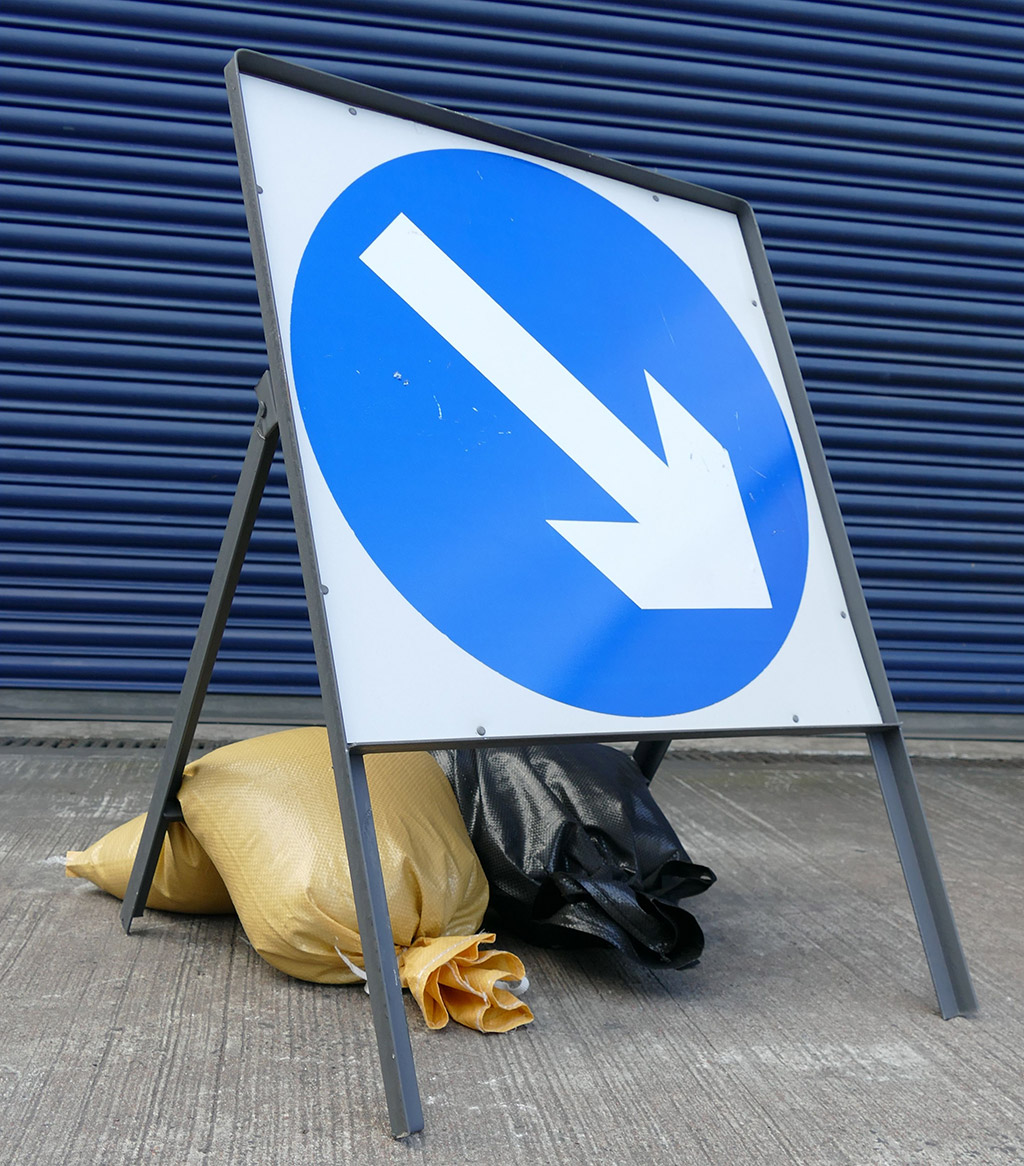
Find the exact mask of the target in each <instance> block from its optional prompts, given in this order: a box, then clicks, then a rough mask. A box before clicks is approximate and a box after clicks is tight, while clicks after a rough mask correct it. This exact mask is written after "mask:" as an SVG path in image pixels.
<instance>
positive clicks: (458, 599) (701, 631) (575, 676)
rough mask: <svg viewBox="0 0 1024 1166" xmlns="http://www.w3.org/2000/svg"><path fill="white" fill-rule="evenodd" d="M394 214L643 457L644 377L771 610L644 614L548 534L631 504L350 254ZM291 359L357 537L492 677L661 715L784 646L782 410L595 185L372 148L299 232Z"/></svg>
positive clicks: (787, 608) (735, 343)
mask: <svg viewBox="0 0 1024 1166" xmlns="http://www.w3.org/2000/svg"><path fill="white" fill-rule="evenodd" d="M400 215H404V216H406V217H407V218H408V219H409V220H411V222H413V223H414V224H415V225H416V227H418V228H419V230H420V231H422V232H423V234H425V235H426V236H427V237H428V238H429V239H430V240H431V241H432V243H433V244H435V245H436V247H437V248H439V249H440V250H441V251H442V252H443V253H444V255H446V256H447V257H448V258H449V259H450V260H452V261H453V262H454V263H455V264H457V266H458V267H459V268H460V269H461V270H462V271H463V272H464V273H466V274H467V275H468V276H469V277H470V278H471V279H472V280H473V281H474V282H475V283H476V284H477V285H478V286H479V287H480V288H482V289H483V290H484V291H485V292H486V293H487V294H488V296H489V297H491V298H492V299H493V300H494V301H496V302H497V304H499V305H500V306H501V308H502V309H504V311H505V312H506V313H508V314H509V315H510V316H511V317H512V318H513V319H514V320H515V321H516V322H517V323H518V324H519V325H521V326H522V328H524V329H525V330H526V331H527V332H528V333H529V334H530V335H531V336H532V337H533V338H534V339H535V340H536V341H538V342H539V343H540V344H541V345H542V346H543V348H544V349H546V350H547V352H549V353H550V354H551V355H552V356H554V357H555V358H556V359H557V361H558V362H559V363H560V364H561V365H562V366H563V367H564V368H565V369H567V370H569V372H570V373H571V374H572V375H573V376H574V377H575V378H576V379H577V380H578V381H579V382H581V383H582V384H583V385H584V386H585V387H586V389H587V390H588V391H589V392H590V393H591V394H593V395H594V396H595V397H596V398H597V399H598V400H599V401H600V402H602V403H603V404H604V405H605V406H606V407H607V409H608V410H610V411H611V412H612V413H613V414H614V415H615V417H616V418H618V420H619V421H620V422H622V423H623V425H625V426H626V427H628V428H629V429H630V430H631V431H632V432H633V434H635V435H636V436H637V437H638V438H640V440H641V441H642V442H643V443H644V444H645V445H646V446H647V447H648V448H649V449H650V450H651V451H652V452H653V453H654V454H655V455H657V456H658V457H660V458H663V457H664V453H663V447H662V442H661V435H660V431H659V426H658V421H657V419H656V417H655V413H654V408H653V406H652V400H651V392H650V390H649V388H648V384H647V381H646V379H645V372H649V373H650V375H651V376H652V377H654V378H655V379H656V380H657V381H658V382H659V383H660V384H661V385H663V386H664V388H665V389H666V390H667V391H668V393H669V394H671V396H672V397H674V398H675V400H676V401H677V402H678V403H679V404H680V405H682V406H683V407H684V409H685V410H686V411H687V412H688V413H689V415H690V416H691V417H692V418H693V419H695V420H696V422H697V423H698V424H699V426H701V427H702V428H703V430H704V431H706V433H707V434H710V435H711V437H712V438H714V440H715V441H716V442H718V443H719V444H720V445H721V446H722V447H724V449H725V450H726V451H727V453H728V458H729V462H730V463H731V467H732V472H733V473H734V475H735V488H736V489H738V494H739V497H740V498H741V499H742V507H743V512H744V515H745V519H746V522H747V523H748V524H749V534H750V538H751V539H752V543H753V547H754V548H756V555H757V559H758V561H759V564H760V570H761V572H762V574H763V580H764V584H765V585H766V587H767V593H768V595H769V596H770V605H767V604H766V605H762V606H760V607H722V608H715V607H707V606H703V607H700V608H686V607H682V608H667V609H666V608H649V607H642V606H638V604H637V602H635V601H634V600H633V599H632V598H630V597H629V596H628V595H626V594H625V593H624V592H623V591H622V590H620V589H619V587H618V586H616V585H615V584H614V583H613V582H611V580H610V579H609V578H608V577H607V576H606V575H605V574H604V573H602V571H601V570H599V569H598V568H597V567H596V566H595V565H594V563H592V562H591V561H590V560H588V559H587V558H586V557H584V555H583V554H581V553H580V551H578V550H577V549H576V548H575V547H574V546H573V545H571V543H570V542H569V541H567V540H566V538H563V537H562V535H561V534H559V533H558V532H557V531H556V530H555V529H554V527H553V526H552V525H551V524H550V522H549V520H567V519H571V520H580V521H588V520H589V521H595V522H602V521H603V522H627V523H628V522H630V521H631V516H630V514H629V513H627V512H626V511H625V510H624V509H623V507H622V505H620V503H619V502H618V501H616V499H615V498H613V497H612V496H610V494H609V493H607V492H606V491H605V490H604V489H603V488H602V487H601V486H600V485H599V484H598V483H597V482H596V481H595V480H594V478H593V477H591V476H589V475H588V473H587V472H585V470H584V469H583V468H581V466H580V465H578V464H577V463H576V462H575V461H574V460H572V458H570V457H569V456H567V454H566V453H565V452H564V451H563V449H562V448H560V446H559V445H557V444H556V443H555V441H554V440H552V438H551V437H550V436H549V435H548V433H546V432H545V431H544V429H543V428H542V427H541V426H540V425H538V424H536V423H535V422H534V421H533V420H532V419H531V418H530V417H529V416H527V415H526V414H525V413H524V412H522V411H520V409H519V408H518V407H517V406H516V405H514V404H513V403H512V401H511V400H510V398H509V397H508V396H506V395H505V394H504V393H502V392H501V391H500V390H499V388H497V387H496V385H495V384H494V383H492V382H491V381H490V380H488V379H487V377H485V376H484V375H483V374H482V373H481V372H479V371H478V369H477V368H476V367H475V366H474V365H473V364H472V363H470V361H469V360H468V359H466V357H465V356H463V354H462V353H461V352H460V351H459V350H458V348H456V347H455V346H454V345H453V344H452V343H450V342H449V341H448V340H446V339H445V338H444V337H443V336H442V335H441V334H440V333H439V332H438V331H436V330H435V329H434V328H433V327H432V326H431V325H430V324H428V323H427V321H426V320H425V319H424V318H423V316H421V315H420V314H418V313H417V312H416V311H415V310H414V309H413V308H412V307H411V306H410V304H409V303H408V302H406V300H405V299H403V297H402V296H401V295H399V294H396V291H395V290H393V289H392V287H391V286H389V284H388V283H387V282H385V281H384V280H383V279H382V278H381V277H380V276H379V275H378V274H376V273H375V271H374V270H371V268H370V266H369V265H368V263H367V262H364V261H363V260H362V259H361V258H360V256H361V255H363V253H364V251H366V249H367V247H369V246H370V244H372V243H374V241H375V240H377V239H378V238H379V237H380V236H381V234H382V232H384V231H385V229H386V228H387V227H388V226H389V225H390V224H392V223H393V222H394V220H395V219H396V218H397V217H398V216H400ZM291 356H292V368H293V373H294V383H295V391H296V394H297V397H298V401H299V407H300V409H301V412H302V417H303V421H304V423H305V428H306V431H307V433H308V435H309V439H310V442H311V443H312V447H313V451H314V454H315V456H316V459H317V462H318V464H319V466H320V469H321V471H322V473H323V476H324V478H325V480H326V482H327V485H328V487H329V488H330V490H331V493H332V495H333V497H334V499H335V501H336V502H337V504H338V506H339V508H340V510H341V512H342V513H343V514H344V516H345V518H346V519H347V521H348V522H349V524H350V525H351V527H352V529H353V531H354V532H355V535H356V537H357V538H358V539H359V541H360V543H361V544H362V545H363V547H364V548H365V550H366V551H367V553H368V554H369V555H370V557H371V558H372V559H373V560H374V562H375V563H376V564H377V565H378V567H380V569H381V570H382V571H383V573H384V574H385V576H386V577H387V578H388V579H389V580H390V581H391V582H392V583H393V584H394V586H395V587H396V588H397V589H398V590H399V591H400V592H401V594H402V595H403V596H405V598H406V599H407V600H408V601H409V602H410V603H411V604H412V606H413V607H415V608H416V610H417V611H419V612H420V613H421V614H422V615H423V616H425V617H426V619H428V620H429V621H430V622H431V623H432V624H433V625H434V626H435V627H436V628H437V629H438V630H439V631H441V632H442V633H444V635H446V636H447V637H449V638H450V639H451V640H453V641H454V642H455V643H456V644H458V645H459V646H460V647H462V648H463V649H464V650H465V651H467V652H468V653H470V654H471V655H472V656H474V657H475V658H476V659H478V660H480V661H481V662H482V663H484V664H485V665H487V666H488V667H490V668H492V669H494V670H495V671H496V672H498V673H500V674H501V675H503V676H505V677H507V678H508V679H510V680H512V681H515V682H516V683H518V684H520V685H523V686H524V687H526V688H528V689H530V690H532V691H534V692H537V693H541V694H543V695H544V696H547V697H551V698H553V699H555V700H558V701H562V702H564V703H565V704H567V705H572V706H574V707H577V708H582V709H588V710H592V711H595V712H601V713H606V714H612V715H621V716H652V717H653V716H667V715H672V714H678V713H682V712H688V711H692V710H694V709H699V708H704V707H706V706H708V705H710V704H713V703H715V702H717V701H720V700H723V699H725V698H726V697H728V696H731V695H732V694H733V693H735V692H737V691H739V690H740V689H741V688H743V687H744V686H746V685H747V684H748V683H749V682H750V681H751V680H753V679H754V678H755V677H756V676H758V675H759V674H760V673H761V672H762V671H763V670H764V669H765V667H767V665H768V664H769V663H770V662H771V660H772V659H773V658H774V656H775V655H776V653H777V652H778V650H779V648H780V647H781V646H782V643H783V641H784V640H785V638H786V636H787V634H788V632H789V629H790V627H791V626H792V624H793V620H794V619H795V617H796V612H797V609H798V607H799V604H800V599H801V596H802V593H803V586H804V580H805V577H806V572H807V554H808V551H807V539H808V534H807V505H806V499H805V495H804V490H803V485H802V481H801V474H800V468H799V464H798V461H797V456H796V451H795V449H794V446H793V442H792V439H791V437H790V433H789V429H788V427H787V425H786V421H785V418H784V417H783V414H782V411H781V409H780V407H779V403H778V401H777V400H776V397H775V394H774V392H773V390H772V388H771V386H770V384H769V383H768V381H767V378H766V377H765V375H764V372H763V371H762V369H761V367H760V365H759V364H758V361H757V359H756V357H755V356H754V354H753V353H752V351H751V350H750V347H749V346H748V344H747V343H746V341H745V340H744V339H743V337H742V335H741V334H740V332H739V330H738V329H737V328H736V326H735V324H734V323H733V322H732V320H731V319H730V317H729V316H728V314H727V313H726V311H725V310H724V308H723V307H722V306H721V304H719V302H718V301H717V300H716V299H715V297H714V296H713V295H712V294H711V292H710V291H709V290H708V289H707V287H706V286H705V285H704V284H703V283H702V282H701V281H700V280H699V279H698V278H697V276H696V275H695V274H694V273H693V272H692V271H691V270H690V269H689V267H687V266H686V264H685V263H683V261H682V260H681V259H680V258H679V256H678V255H677V254H676V253H675V252H674V251H672V250H671V249H670V248H669V247H668V246H667V245H666V244H665V243H663V242H662V241H661V240H660V239H659V238H658V237H657V236H656V235H655V234H653V233H652V232H651V231H649V230H648V229H647V228H646V227H644V226H643V225H641V224H640V223H638V222H637V221H636V220H635V219H634V218H632V217H631V216H630V215H628V214H627V213H626V212H624V211H623V210H622V209H621V208H619V207H618V206H616V205H615V204H614V203H612V202H609V201H608V200H607V199H605V198H603V197H601V196H600V195H598V194H597V193H595V192H594V191H592V190H590V189H589V188H588V187H585V186H583V185H582V184H580V183H579V182H576V181H574V180H573V179H571V178H569V177H566V176H565V175H562V174H559V173H556V172H555V171H553V170H550V169H548V168H547V167H545V166H542V165H539V164H538V163H535V162H531V161H528V160H525V159H523V158H519V157H511V156H506V155H503V154H495V153H491V152H487V151H481V150H472V149H446V150H429V151H425V152H423V153H418V154H410V155H406V156H403V157H399V158H396V159H393V160H392V161H389V162H386V163H383V164H382V165H380V166H378V167H376V168H375V169H373V170H371V171H369V172H368V173H366V174H364V175H363V176H362V177H361V178H359V179H358V180H356V181H355V182H354V183H353V184H352V185H351V186H350V187H348V188H347V189H346V190H345V191H344V192H343V193H342V194H341V195H340V196H339V197H338V198H337V199H336V200H335V201H334V203H333V204H332V205H331V206H330V208H329V209H328V210H327V212H326V213H325V214H324V216H323V218H322V219H321V220H320V222H319V224H318V225H317V227H316V229H315V231H314V232H313V235H312V237H311V238H310V240H309V243H308V245H307V247H306V250H305V252H304V254H303V257H302V261H301V264H300V267H299V271H298V275H297V278H296V284H295V290H294V297H293V301H292V314H291ZM495 379H498V378H495ZM703 501H704V502H705V503H706V499H704V500H703ZM692 502H693V505H695V506H700V505H702V499H701V498H700V497H695V498H693V500H692ZM706 553H711V552H706Z"/></svg>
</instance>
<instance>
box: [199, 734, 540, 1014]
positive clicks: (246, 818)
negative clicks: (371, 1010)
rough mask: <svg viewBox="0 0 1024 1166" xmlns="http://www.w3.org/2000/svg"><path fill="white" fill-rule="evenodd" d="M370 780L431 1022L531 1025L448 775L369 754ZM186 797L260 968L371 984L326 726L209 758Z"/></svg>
mask: <svg viewBox="0 0 1024 1166" xmlns="http://www.w3.org/2000/svg"><path fill="white" fill-rule="evenodd" d="M366 774H367V783H368V786H369V791H370V802H371V805H372V808H373V816H374V823H375V827H376V831H377V841H378V846H379V849H380V858H381V867H382V870H383V875H384V885H385V890H386V894H387V900H388V909H389V912H390V916H391V926H392V933H393V939H394V943H395V948H396V951H397V953H398V956H399V971H400V973H401V974H402V977H403V981H405V982H406V984H407V986H408V987H409V989H410V991H411V992H412V993H413V995H414V996H415V997H416V998H417V1001H418V1002H419V1003H420V1006H421V1008H423V1010H424V1016H425V1017H426V1018H427V1022H428V1024H430V1025H431V1026H432V1027H441V1026H442V1025H443V1024H444V1023H445V1022H446V1021H447V1018H448V1014H449V1013H450V1014H451V1015H452V1016H453V1018H454V1019H456V1020H458V1021H460V1023H466V1024H469V1026H470V1027H473V1028H480V1027H481V1026H482V1025H484V1024H487V1023H490V1025H491V1027H489V1028H485V1031H504V1030H505V1029H508V1028H513V1027H515V1026H516V1025H519V1024H525V1023H526V1022H527V1021H529V1020H531V1019H532V1015H531V1013H530V1010H529V1009H528V1008H527V1007H526V1005H525V1004H523V1003H522V1002H521V1001H519V1000H518V999H517V997H516V996H515V994H514V993H513V991H512V990H511V987H512V981H514V980H520V979H522V978H523V970H522V965H521V964H520V963H519V961H518V960H517V959H516V958H515V957H514V956H509V954H508V953H506V952H494V951H480V949H479V945H480V943H481V942H482V941H483V940H484V939H486V938H488V937H485V936H482V935H480V934H479V931H480V924H481V921H482V919H483V915H484V911H485V909H486V907H487V897H488V886H487V879H486V877H485V875H484V873H483V870H482V869H481V866H480V863H479V861H478V860H477V857H476V854H475V852H474V850H473V846H472V843H471V842H470V840H469V837H468V835H467V833H466V828H465V825H464V824H463V821H462V818H461V816H460V814H459V808H458V805H457V804H456V802H455V798H454V796H453V794H452V790H451V787H450V786H449V784H448V782H447V781H446V780H445V776H444V774H443V773H442V772H441V770H440V768H439V767H438V765H437V763H436V762H435V761H434V760H433V759H432V758H431V756H430V755H429V754H428V753H388V754H372V755H370V756H368V757H367V758H366ZM178 797H179V801H180V803H181V808H182V811H183V813H184V816H185V821H186V822H187V823H188V826H189V828H190V829H191V830H192V832H193V833H194V834H195V836H196V838H197V839H198V840H199V842H200V843H201V845H202V847H203V849H204V850H205V851H206V853H207V854H208V855H209V856H210V858H211V860H212V861H213V863H214V864H215V866H216V868H217V870H218V871H219V872H220V875H221V877H222V878H223V880H224V883H225V884H226V886H227V888H228V891H229V893H230V895H231V899H232V901H233V903H234V905H235V909H236V910H237V912H238V916H239V919H240V920H241V923H242V926H243V928H244V929H245V933H246V935H247V936H248V938H249V941H250V942H251V943H252V945H253V947H254V948H255V949H256V951H258V952H259V954H260V955H261V956H263V958H264V959H266V960H267V961H268V962H269V963H271V964H273V965H274V967H276V968H279V969H280V970H281V971H283V972H287V973H288V974H289V975H292V976H297V977H298V978H299V979H303V980H312V981H315V982H317V983H321V984H345V983H353V982H355V981H357V980H359V979H362V978H364V975H365V973H364V972H363V971H362V965H363V958H362V946H361V944H360V939H359V929H358V923H357V921H356V914H355V904H354V900H353V895H352V883H351V879H350V877H349V870H348V857H347V852H346V849H345V840H344V835H343V832H342V826H341V816H340V813H339V810H338V797H337V791H336V787H335V782H334V773H333V769H332V767H331V757H330V748H329V745H328V741H327V733H326V730H324V729H322V728H307V729H290V730H286V731H285V732H281V733H273V734H269V735H267V736H263V737H256V738H253V739H251V740H248V741H242V742H239V743H237V744H234V745H227V746H225V747H223V748H221V749H217V750H214V751H213V752H212V753H209V754H207V755H206V756H205V757H202V758H200V759H199V760H197V761H193V762H191V763H190V764H189V765H188V766H187V767H186V769H185V775H184V780H183V781H182V785H181V789H180V791H179V795H178ZM490 938H493V937H490ZM409 949H412V951H413V953H414V954H413V955H410V954H409ZM407 959H411V960H412V961H413V962H412V964H410V968H411V972H410V974H409V975H406V971H405V968H406V961H407ZM473 969H476V970H475V971H474V970H473ZM492 973H493V975H492ZM442 1012H443V1016H442Z"/></svg>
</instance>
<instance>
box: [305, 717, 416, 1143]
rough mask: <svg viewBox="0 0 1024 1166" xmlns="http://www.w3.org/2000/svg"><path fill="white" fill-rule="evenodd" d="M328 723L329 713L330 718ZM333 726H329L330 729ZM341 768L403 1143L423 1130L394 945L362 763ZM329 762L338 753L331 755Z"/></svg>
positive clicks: (393, 1107) (338, 777)
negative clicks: (406, 1138) (408, 1137)
mask: <svg viewBox="0 0 1024 1166" xmlns="http://www.w3.org/2000/svg"><path fill="white" fill-rule="evenodd" d="M328 720H329V721H330V714H328ZM330 729H331V726H330V723H328V730H329V731H330ZM342 753H343V755H344V757H345V759H346V760H345V763H344V764H342V765H338V764H337V762H335V765H334V777H335V782H336V784H337V787H338V804H339V806H340V807H341V822H342V827H343V829H344V832H345V848H346V850H347V851H348V868H349V874H350V876H351V878H352V892H353V898H354V899H355V906H356V919H357V920H358V922H359V938H360V942H361V944H362V948H363V964H364V967H365V969H366V984H367V987H368V988H369V990H370V1006H371V1010H372V1012H373V1027H374V1032H375V1034H376V1037H377V1052H378V1054H379V1056H380V1067H381V1076H382V1077H383V1080H384V1096H385V1098H386V1100H387V1106H388V1117H389V1119H390V1122H391V1133H392V1136H393V1137H396V1138H404V1137H406V1136H408V1135H409V1134H414V1133H417V1132H418V1131H420V1130H422V1129H423V1107H422V1105H421V1103H420V1094H419V1086H418V1084H417V1082H416V1067H415V1065H414V1063H413V1058H412V1044H411V1042H410V1040H409V1026H408V1024H407V1022H406V1018H405V1004H404V1002H403V1000H402V984H401V980H400V979H399V975H398V962H397V960H396V958H395V945H394V940H393V938H392V932H391V919H390V916H389V914H388V902H387V895H386V893H385V888H384V876H383V874H382V873H381V865H380V851H379V849H378V847H377V834H376V831H375V829H374V825H373V811H372V809H371V808H370V791H369V788H368V786H367V784H366V764H365V761H364V759H363V757H362V756H361V755H360V754H358V753H352V752H351V751H349V750H348V749H344V750H342ZM331 755H332V758H334V757H337V756H338V754H337V753H335V752H334V748H333V742H332V750H331Z"/></svg>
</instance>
